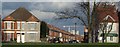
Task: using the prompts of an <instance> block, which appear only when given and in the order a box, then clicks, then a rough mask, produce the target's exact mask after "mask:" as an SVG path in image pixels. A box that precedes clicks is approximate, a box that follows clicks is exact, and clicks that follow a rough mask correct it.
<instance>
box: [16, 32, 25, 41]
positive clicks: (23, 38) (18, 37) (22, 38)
mask: <svg viewBox="0 0 120 47" xmlns="http://www.w3.org/2000/svg"><path fill="white" fill-rule="evenodd" d="M20 42H22V43H25V35H24V33H21V34H20V33H19V34H17V43H20Z"/></svg>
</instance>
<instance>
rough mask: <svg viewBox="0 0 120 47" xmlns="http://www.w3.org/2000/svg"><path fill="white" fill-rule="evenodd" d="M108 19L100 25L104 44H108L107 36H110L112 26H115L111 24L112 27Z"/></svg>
mask: <svg viewBox="0 0 120 47" xmlns="http://www.w3.org/2000/svg"><path fill="white" fill-rule="evenodd" d="M108 23H109V22H108V19H106V20H104V21H103V22H102V23H101V24H100V28H99V29H100V31H102V34H101V36H102V43H104V40H105V42H107V36H108V34H109V33H110V32H111V30H112V26H113V23H114V21H113V22H111V25H108Z"/></svg>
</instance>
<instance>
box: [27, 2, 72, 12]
mask: <svg viewBox="0 0 120 47" xmlns="http://www.w3.org/2000/svg"><path fill="white" fill-rule="evenodd" d="M29 7H30V8H33V9H38V10H44V11H46V10H47V11H55V10H61V9H64V8H72V7H74V2H71V3H68V2H39V3H36V2H34V3H32V4H31V5H30V6H29Z"/></svg>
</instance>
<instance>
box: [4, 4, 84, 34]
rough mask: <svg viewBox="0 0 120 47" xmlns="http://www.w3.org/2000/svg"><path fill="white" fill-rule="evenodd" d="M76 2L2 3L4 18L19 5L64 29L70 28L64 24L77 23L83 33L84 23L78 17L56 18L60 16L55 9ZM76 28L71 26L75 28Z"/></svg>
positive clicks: (71, 24) (69, 6)
mask: <svg viewBox="0 0 120 47" xmlns="http://www.w3.org/2000/svg"><path fill="white" fill-rule="evenodd" d="M75 3H76V2H3V3H2V18H4V17H6V16H7V15H9V14H10V13H12V12H13V11H15V10H16V9H17V8H19V7H25V8H26V9H27V10H29V11H30V12H31V13H32V14H33V15H34V16H36V17H37V18H38V19H40V20H41V21H45V22H46V23H48V24H51V25H54V26H55V27H58V28H60V29H63V30H66V31H67V30H68V28H65V27H63V26H74V24H75V23H77V26H79V27H77V28H76V29H77V30H78V31H80V34H83V25H81V24H80V21H79V20H78V19H62V20H56V18H57V17H58V16H57V15H56V14H55V13H54V11H62V10H64V9H65V8H73V7H74V6H75ZM74 29H75V28H73V27H72V28H71V30H74Z"/></svg>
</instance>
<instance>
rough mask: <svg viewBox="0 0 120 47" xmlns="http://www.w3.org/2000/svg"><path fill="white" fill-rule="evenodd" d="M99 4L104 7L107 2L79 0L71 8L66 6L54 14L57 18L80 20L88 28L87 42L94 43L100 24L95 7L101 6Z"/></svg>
mask: <svg viewBox="0 0 120 47" xmlns="http://www.w3.org/2000/svg"><path fill="white" fill-rule="evenodd" d="M91 3H92V5H91ZM101 4H102V5H103V7H106V6H107V4H108V2H95V1H94V2H79V3H76V4H75V6H76V7H74V8H72V9H70V8H66V9H65V10H64V11H61V12H56V14H57V15H58V16H59V18H58V19H72V18H78V19H79V20H80V21H81V24H82V25H84V26H86V28H87V29H88V33H87V34H88V38H87V39H89V40H88V43H94V42H97V37H98V28H99V24H100V22H99V21H98V20H99V19H98V10H97V8H98V7H99V6H101ZM104 11H106V10H104ZM84 38H86V37H84Z"/></svg>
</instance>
